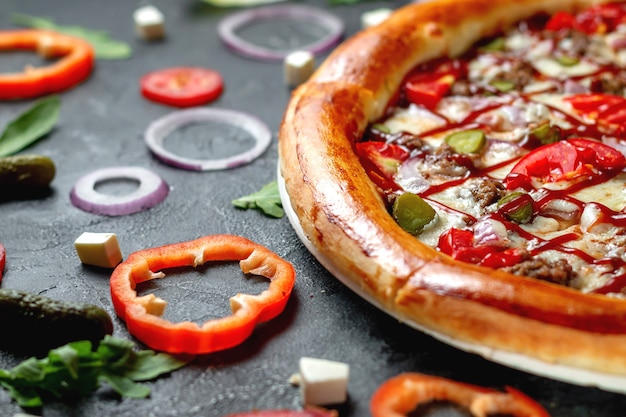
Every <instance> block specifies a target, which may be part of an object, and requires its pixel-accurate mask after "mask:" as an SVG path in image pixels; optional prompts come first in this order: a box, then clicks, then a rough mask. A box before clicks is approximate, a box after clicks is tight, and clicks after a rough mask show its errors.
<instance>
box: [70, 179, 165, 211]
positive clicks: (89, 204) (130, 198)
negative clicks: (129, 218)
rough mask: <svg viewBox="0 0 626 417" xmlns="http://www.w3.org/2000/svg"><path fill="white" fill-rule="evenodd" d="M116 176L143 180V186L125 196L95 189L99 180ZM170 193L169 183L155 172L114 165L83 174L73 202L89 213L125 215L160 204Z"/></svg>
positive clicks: (77, 185) (75, 187) (73, 190)
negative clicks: (103, 192)
mask: <svg viewBox="0 0 626 417" xmlns="http://www.w3.org/2000/svg"><path fill="white" fill-rule="evenodd" d="M115 179H135V180H137V181H139V188H137V189H136V190H135V191H133V192H131V193H128V194H125V195H121V196H115V195H107V194H102V193H99V192H98V191H96V190H95V186H96V184H98V183H99V182H102V181H106V180H115ZM169 192H170V189H169V186H168V185H167V183H166V182H165V181H163V179H162V178H161V177H159V176H158V175H157V174H155V173H154V172H152V171H149V170H147V169H145V168H139V167H112V168H103V169H99V170H96V171H93V172H91V173H89V174H87V175H85V176H83V177H81V178H80V179H79V180H78V181H77V182H76V184H75V185H74V187H73V188H72V191H71V192H70V201H71V202H72V204H73V205H74V206H76V207H77V208H79V209H81V210H84V211H87V212H89V213H95V214H103V215H106V216H122V215H125V214H132V213H136V212H138V211H142V210H146V209H149V208H150V207H153V206H156V205H157V204H159V203H160V202H161V201H163V200H164V199H165V197H167V195H168V194H169Z"/></svg>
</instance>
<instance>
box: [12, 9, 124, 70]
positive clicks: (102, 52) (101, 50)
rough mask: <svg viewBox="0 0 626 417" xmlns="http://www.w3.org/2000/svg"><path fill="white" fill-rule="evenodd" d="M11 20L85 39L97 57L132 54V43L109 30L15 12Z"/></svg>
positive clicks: (117, 56)
mask: <svg viewBox="0 0 626 417" xmlns="http://www.w3.org/2000/svg"><path fill="white" fill-rule="evenodd" d="M11 22H13V23H15V24H16V25H21V26H26V27H30V28H33V29H46V30H54V31H55V32H60V33H64V34H66V35H70V36H75V37H77V38H81V39H84V40H86V41H87V42H89V43H90V44H91V46H93V48H94V50H95V53H96V58H100V59H126V58H129V57H130V56H131V55H132V49H131V47H130V45H128V44H127V43H125V42H122V41H118V40H115V39H111V37H110V36H109V34H108V32H106V31H103V30H91V29H87V28H84V27H81V26H61V25H57V24H56V23H54V21H53V20H51V19H46V18H43V17H35V16H29V15H25V14H21V13H13V14H12V15H11Z"/></svg>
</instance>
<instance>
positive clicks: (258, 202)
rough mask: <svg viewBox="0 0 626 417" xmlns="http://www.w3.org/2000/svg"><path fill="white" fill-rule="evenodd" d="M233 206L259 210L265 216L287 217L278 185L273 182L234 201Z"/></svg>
mask: <svg viewBox="0 0 626 417" xmlns="http://www.w3.org/2000/svg"><path fill="white" fill-rule="evenodd" d="M232 203H233V205H234V206H235V207H237V208H240V209H244V210H245V209H257V210H261V211H262V212H263V213H264V214H265V215H267V216H270V217H275V218H281V217H283V216H284V215H285V211H284V210H283V204H282V202H281V200H280V193H279V192H278V183H277V182H276V181H272V182H270V183H269V184H266V185H264V186H263V187H262V188H261V189H260V190H259V191H257V192H255V193H252V194H250V195H247V196H244V197H240V198H238V199H236V200H233V201H232Z"/></svg>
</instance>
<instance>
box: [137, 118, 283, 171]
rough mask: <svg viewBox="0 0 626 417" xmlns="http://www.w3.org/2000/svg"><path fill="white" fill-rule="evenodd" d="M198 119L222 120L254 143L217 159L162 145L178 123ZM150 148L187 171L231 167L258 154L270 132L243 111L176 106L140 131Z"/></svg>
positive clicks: (263, 148)
mask: <svg viewBox="0 0 626 417" xmlns="http://www.w3.org/2000/svg"><path fill="white" fill-rule="evenodd" d="M202 121H216V122H220V123H226V124H230V125H233V126H236V127H238V128H241V129H243V130H245V131H247V132H248V133H249V134H250V135H251V136H252V137H253V139H254V140H255V142H256V143H255V145H254V147H252V148H251V149H248V150H246V151H245V152H242V153H239V154H236V155H233V156H229V157H226V158H220V159H194V158H185V157H182V156H179V155H176V154H174V153H172V152H170V151H168V150H167V149H165V147H164V146H163V142H164V141H165V138H166V137H167V136H168V135H169V134H170V133H172V132H173V131H174V130H176V129H178V128H179V127H181V126H184V125H187V124H190V123H193V122H202ZM144 139H145V141H146V144H147V145H148V147H149V148H150V150H151V151H152V152H153V153H154V154H155V155H156V156H157V158H159V159H160V160H161V161H163V162H165V163H166V164H168V165H171V166H174V167H176V168H181V169H187V170H190V171H214V170H220V169H230V168H235V167H238V166H241V165H244V164H247V163H249V162H251V161H253V160H254V159H256V158H257V157H259V156H260V155H261V154H262V153H263V152H264V151H265V150H266V149H267V147H268V146H269V145H270V143H271V141H272V132H271V131H270V130H269V128H268V127H267V126H266V125H265V124H264V123H263V122H261V121H260V120H259V119H257V118H255V117H253V116H250V115H248V114H246V113H242V112H238V111H234V110H225V109H213V108H204V107H198V108H193V109H186V110H179V111H175V112H173V113H170V114H168V115H166V116H164V117H161V118H160V119H157V120H155V121H154V122H152V123H151V124H150V125H149V126H148V129H147V130H146V132H145V133H144Z"/></svg>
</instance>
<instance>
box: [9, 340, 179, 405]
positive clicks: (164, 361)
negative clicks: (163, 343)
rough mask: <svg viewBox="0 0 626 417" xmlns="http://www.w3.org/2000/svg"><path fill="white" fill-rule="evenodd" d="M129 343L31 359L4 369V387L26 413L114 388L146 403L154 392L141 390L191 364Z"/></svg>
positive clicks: (71, 348)
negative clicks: (47, 401)
mask: <svg viewBox="0 0 626 417" xmlns="http://www.w3.org/2000/svg"><path fill="white" fill-rule="evenodd" d="M133 347H134V344H133V343H132V342H130V341H128V340H124V339H117V338H114V337H112V336H106V337H105V338H104V340H102V341H101V342H100V343H99V345H98V348H97V350H92V344H91V342H90V341H87V340H83V341H79V342H73V343H69V344H67V345H64V346H61V347H59V348H56V349H53V350H51V351H50V352H49V353H48V356H47V357H45V358H43V359H36V358H34V357H32V358H29V359H26V360H25V361H24V362H22V363H20V364H18V365H17V366H16V367H14V368H13V369H11V370H8V371H7V370H4V369H0V385H2V386H3V387H4V388H6V389H7V390H8V391H9V393H10V394H11V397H12V398H13V399H14V400H15V401H17V403H18V404H19V405H20V406H21V407H24V408H32V407H41V406H42V405H43V399H42V396H50V395H51V396H54V397H57V398H59V399H69V398H78V397H82V396H86V395H88V394H90V393H92V392H93V391H94V390H95V389H96V388H98V387H99V386H100V385H101V384H102V383H108V384H109V385H110V386H111V387H112V388H113V389H114V390H115V391H116V392H117V393H119V394H120V395H122V396H126V397H130V398H145V397H147V396H148V395H150V388H149V387H147V386H145V385H143V384H138V383H137V382H138V381H148V380H151V379H155V378H157V377H158V376H160V375H162V374H165V373H168V372H171V371H174V370H176V369H178V368H181V367H183V366H185V365H186V364H187V363H189V361H190V359H191V358H188V359H187V360H183V359H181V358H177V357H174V356H171V355H168V354H165V353H156V352H154V351H152V350H140V351H135V350H133Z"/></svg>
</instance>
